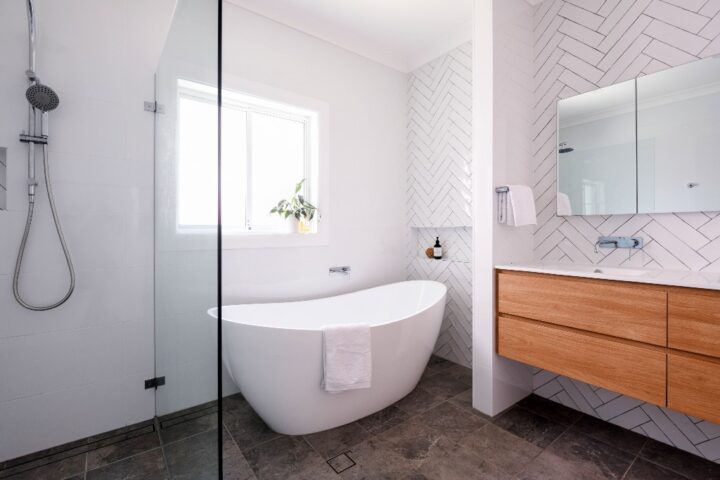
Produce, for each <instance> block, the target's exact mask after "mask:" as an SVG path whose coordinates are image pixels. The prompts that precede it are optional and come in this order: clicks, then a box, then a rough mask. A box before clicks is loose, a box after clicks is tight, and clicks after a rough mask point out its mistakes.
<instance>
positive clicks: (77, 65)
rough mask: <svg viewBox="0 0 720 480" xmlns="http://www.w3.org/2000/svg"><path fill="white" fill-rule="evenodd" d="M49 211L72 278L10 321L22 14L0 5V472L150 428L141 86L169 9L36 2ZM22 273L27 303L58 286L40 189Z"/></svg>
mask: <svg viewBox="0 0 720 480" xmlns="http://www.w3.org/2000/svg"><path fill="white" fill-rule="evenodd" d="M35 3H36V15H37V18H38V32H39V33H38V42H39V43H38V58H37V62H38V63H37V73H38V75H39V77H40V79H41V80H42V81H43V82H44V83H46V84H47V85H49V86H50V87H52V88H53V89H55V90H56V91H57V92H58V94H59V96H60V106H59V108H58V109H57V110H56V111H54V112H52V113H51V121H50V149H49V150H50V162H51V167H52V171H53V178H54V183H55V194H56V200H57V205H58V208H59V210H60V215H61V219H62V222H63V227H64V230H65V234H66V237H67V240H68V243H69V247H70V251H71V253H72V256H73V259H74V261H75V266H76V270H77V288H76V290H75V294H74V295H73V296H72V298H71V299H70V300H69V302H68V303H67V304H66V305H63V306H62V307H60V308H58V309H56V310H52V311H50V312H45V313H35V312H30V311H27V310H23V309H22V308H21V307H19V306H18V305H17V304H16V303H15V300H14V299H13V296H12V288H11V282H12V269H13V266H14V262H15V255H16V253H17V248H18V245H19V241H20V237H21V234H22V227H23V225H24V221H25V211H26V205H27V203H26V198H27V197H26V187H25V175H26V158H27V154H26V147H24V146H23V145H21V144H20V143H19V142H18V139H17V135H18V134H19V133H20V131H21V130H22V129H23V128H25V127H26V121H27V120H26V115H27V109H26V102H25V97H24V92H25V88H26V87H27V85H26V81H25V78H24V71H25V69H26V68H27V63H26V62H27V20H26V16H25V2H23V1H4V2H0V105H2V109H0V147H7V149H8V150H7V169H8V171H7V189H8V211H0V432H1V433H0V460H3V459H7V458H13V457H16V456H19V455H22V454H25V453H29V452H32V451H36V450H39V449H43V448H47V447H50V446H53V445H57V444H61V443H64V442H67V441H71V440H74V439H77V438H80V437H84V436H87V435H92V434H95V433H98V432H102V431H106V430H109V429H112V428H117V427H120V426H123V425H126V424H129V423H134V422H137V421H140V420H145V419H147V418H151V417H152V416H153V414H154V395H153V392H152V391H146V390H144V387H143V380H144V379H145V378H149V377H151V376H152V375H153V370H154V367H153V362H154V358H153V289H152V285H153V283H152V282H153V264H152V251H153V242H152V225H153V223H152V222H153V118H152V115H151V114H148V113H146V112H144V111H143V101H144V100H150V99H152V97H153V74H154V70H155V66H156V63H157V59H158V55H159V53H160V50H161V48H162V45H163V41H164V37H165V33H166V30H167V25H168V24H169V21H170V16H171V14H172V8H173V5H174V2H173V0H154V1H152V2H146V1H143V0H125V1H92V0H64V1H62V2H58V1H55V0H36V2H35ZM39 190H40V195H39V196H38V204H37V209H36V210H37V215H36V218H35V222H34V224H33V231H32V234H31V239H30V242H29V245H28V251H27V256H26V262H25V266H24V270H23V281H22V286H21V288H22V291H23V292H24V294H25V295H26V297H27V298H28V300H30V301H31V302H39V303H41V302H46V301H48V300H51V299H55V298H57V297H58V296H59V295H61V294H62V293H63V292H64V289H65V288H66V285H67V273H66V270H65V266H64V261H63V257H62V253H61V251H60V249H59V247H58V243H57V239H56V236H55V232H54V230H53V228H52V225H51V218H50V216H49V212H48V204H47V199H46V197H45V195H44V188H40V189H39Z"/></svg>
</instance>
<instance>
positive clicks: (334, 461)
mask: <svg viewBox="0 0 720 480" xmlns="http://www.w3.org/2000/svg"><path fill="white" fill-rule="evenodd" d="M327 464H328V465H330V467H332V469H333V470H334V471H335V473H342V472H344V471H345V470H347V469H348V468H352V467H354V466H355V465H356V463H355V460H353V459H352V458H350V456H349V455H348V454H347V453H341V454H340V455H338V456H336V457H333V458H331V459H330V460H328V461H327Z"/></svg>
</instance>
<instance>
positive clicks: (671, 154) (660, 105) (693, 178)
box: [557, 56, 720, 216]
mask: <svg viewBox="0 0 720 480" xmlns="http://www.w3.org/2000/svg"><path fill="white" fill-rule="evenodd" d="M557 141H558V145H557V147H558V148H557V152H558V153H557V175H558V182H557V185H558V200H557V213H558V215H561V216H568V215H611V214H634V213H663V212H697V211H717V210H720V56H716V57H710V58H706V59H704V60H699V61H697V62H693V63H689V64H686V65H682V66H679V67H675V68H672V69H669V70H665V71H662V72H658V73H655V74H652V75H647V76H644V77H640V78H638V79H636V80H631V81H628V82H624V83H620V84H617V85H613V86H610V87H606V88H602V89H599V90H595V91H592V92H588V93H585V94H582V95H578V96H575V97H571V98H567V99H564V100H560V101H559V102H558V136H557Z"/></svg>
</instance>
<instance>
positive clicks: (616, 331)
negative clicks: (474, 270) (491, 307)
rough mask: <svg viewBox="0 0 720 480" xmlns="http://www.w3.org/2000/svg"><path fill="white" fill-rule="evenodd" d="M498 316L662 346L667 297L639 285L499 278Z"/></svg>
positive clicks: (509, 274) (508, 275)
mask: <svg viewBox="0 0 720 480" xmlns="http://www.w3.org/2000/svg"><path fill="white" fill-rule="evenodd" d="M498 311H499V312H501V313H506V314H508V315H515V316H518V317H524V318H530V319H533V320H542V321H543V322H548V323H554V324H556V325H563V326H565V327H572V328H578V329H580V330H586V331H588V332H595V333H602V334H605V335H611V336H614V337H620V338H626V339H628V340H636V341H639V342H644V343H651V344H653V345H662V346H665V345H666V341H667V292H666V291H664V290H663V289H657V288H652V287H646V286H644V285H631V284H628V283H623V282H610V281H605V280H588V279H582V278H569V277H558V276H551V275H543V274H533V273H517V272H500V273H499V274H498Z"/></svg>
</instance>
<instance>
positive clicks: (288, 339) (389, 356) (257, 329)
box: [208, 281, 447, 435]
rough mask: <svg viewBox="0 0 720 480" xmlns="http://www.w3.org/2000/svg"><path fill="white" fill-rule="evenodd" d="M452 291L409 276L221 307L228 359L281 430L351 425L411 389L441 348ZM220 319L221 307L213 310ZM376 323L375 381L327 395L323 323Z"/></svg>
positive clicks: (236, 377)
mask: <svg viewBox="0 0 720 480" xmlns="http://www.w3.org/2000/svg"><path fill="white" fill-rule="evenodd" d="M446 293H447V288H446V287H445V285H443V284H442V283H438V282H431V281H408V282H400V283H394V284H390V285H384V286H381V287H376V288H371V289H368V290H362V291H359V292H354V293H349V294H346V295H339V296H336V297H329V298H322V299H318V300H309V301H302V302H287V303H270V304H249V305H232V306H227V307H223V322H222V328H223V362H224V364H225V366H226V368H227V370H228V372H229V373H230V376H231V377H232V379H233V381H234V382H235V384H236V385H237V386H238V388H239V389H240V391H241V392H242V394H243V396H244V397H245V399H246V400H247V401H248V402H249V403H250V405H251V406H252V407H253V409H255V411H256V412H257V413H258V415H260V416H261V417H262V418H263V420H265V422H266V423H267V424H268V425H269V426H270V428H272V429H273V430H275V431H276V432H279V433H283V434H287V435H304V434H308V433H313V432H318V431H321V430H327V429H330V428H334V427H338V426H340V425H344V424H346V423H350V422H352V421H355V420H357V419H359V418H362V417H365V416H367V415H370V414H372V413H375V412H377V411H379V410H382V409H383V408H385V407H387V406H389V405H391V404H392V403H394V402H396V401H398V400H400V399H401V398H403V397H404V396H405V395H407V394H408V393H410V392H411V391H412V390H413V389H414V388H415V386H416V385H417V383H418V381H419V380H420V376H421V375H422V373H423V371H424V369H425V366H426V364H427V362H428V360H429V359H430V355H431V353H432V351H433V348H434V346H435V341H436V340H437V337H438V334H439V332H440V325H441V323H442V318H443V312H444V310H445V296H446ZM208 313H209V314H210V315H211V316H212V317H214V318H217V308H213V309H211V310H209V312H208ZM350 323H365V324H369V325H371V330H370V333H371V339H372V386H371V388H369V389H364V390H350V391H347V392H342V393H333V394H331V393H327V392H325V391H324V390H323V389H322V387H321V380H322V375H323V372H322V328H323V326H326V325H337V324H350Z"/></svg>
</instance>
